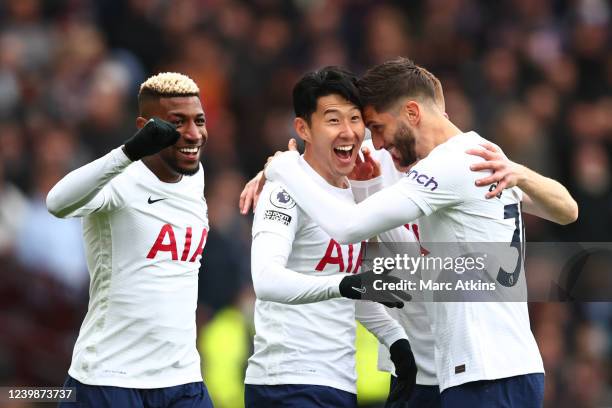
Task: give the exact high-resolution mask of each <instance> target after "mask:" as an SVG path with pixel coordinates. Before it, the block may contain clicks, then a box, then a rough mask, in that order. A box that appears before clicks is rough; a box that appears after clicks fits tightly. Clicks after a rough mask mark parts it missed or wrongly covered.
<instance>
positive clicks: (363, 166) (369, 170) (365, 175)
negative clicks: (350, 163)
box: [348, 147, 381, 181]
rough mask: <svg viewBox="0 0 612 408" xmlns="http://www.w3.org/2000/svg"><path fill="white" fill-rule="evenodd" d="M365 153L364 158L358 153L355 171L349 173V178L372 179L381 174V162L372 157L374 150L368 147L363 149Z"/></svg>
mask: <svg viewBox="0 0 612 408" xmlns="http://www.w3.org/2000/svg"><path fill="white" fill-rule="evenodd" d="M361 152H362V153H363V160H361V157H360V156H359V155H357V160H356V161H355V167H353V171H351V174H349V175H348V178H349V180H361V181H363V180H371V179H373V178H376V177H378V176H380V174H381V172H380V163H378V162H377V161H376V160H374V159H373V158H372V152H370V149H368V148H367V147H363V148H362V149H361Z"/></svg>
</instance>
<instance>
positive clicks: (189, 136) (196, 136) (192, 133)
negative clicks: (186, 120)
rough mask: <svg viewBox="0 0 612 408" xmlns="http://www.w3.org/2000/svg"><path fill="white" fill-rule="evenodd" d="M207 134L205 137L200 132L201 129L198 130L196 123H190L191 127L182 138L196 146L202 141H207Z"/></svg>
mask: <svg viewBox="0 0 612 408" xmlns="http://www.w3.org/2000/svg"><path fill="white" fill-rule="evenodd" d="M205 134H206V132H204V135H203V134H202V133H201V132H200V129H198V127H197V126H196V124H195V123H190V124H189V126H187V127H186V128H185V129H184V131H183V133H182V136H183V138H184V139H185V140H186V141H188V142H190V143H194V144H196V143H199V142H200V141H201V140H202V139H206V136H205Z"/></svg>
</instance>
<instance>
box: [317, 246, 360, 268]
mask: <svg viewBox="0 0 612 408" xmlns="http://www.w3.org/2000/svg"><path fill="white" fill-rule="evenodd" d="M344 246H345V247H347V248H346V256H345V254H344V253H343V251H342V247H343V246H342V245H340V244H339V243H338V242H336V241H335V240H333V239H330V240H329V244H328V245H327V249H326V250H325V255H323V258H321V260H320V261H319V263H318V264H317V266H316V267H315V270H316V271H318V272H321V271H323V269H325V267H326V266H327V265H338V272H346V273H357V272H358V271H359V268H360V267H361V263H362V261H363V253H364V251H365V242H362V243H361V246H360V249H359V253H358V254H357V253H355V252H356V251H355V245H354V244H349V245H344ZM345 260H346V262H345Z"/></svg>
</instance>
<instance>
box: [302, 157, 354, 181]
mask: <svg viewBox="0 0 612 408" xmlns="http://www.w3.org/2000/svg"><path fill="white" fill-rule="evenodd" d="M313 155H314V154H313V153H312V152H311V151H309V150H306V151H304V160H306V163H308V164H309V165H310V167H312V169H313V170H314V171H316V172H317V174H318V175H319V176H321V177H323V179H324V180H325V181H327V182H328V183H329V184H331V185H332V186H334V187H338V188H347V187H348V185H347V183H346V177H345V176H341V175H334V174H332V173H331V171H329V167H328V166H325V165H323V163H320V162H319V161H317V160H316V159H315V158H314V157H313Z"/></svg>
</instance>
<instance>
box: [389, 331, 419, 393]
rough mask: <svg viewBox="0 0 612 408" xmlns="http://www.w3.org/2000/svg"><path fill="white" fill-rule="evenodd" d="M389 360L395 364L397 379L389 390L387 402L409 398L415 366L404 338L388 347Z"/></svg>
mask: <svg viewBox="0 0 612 408" xmlns="http://www.w3.org/2000/svg"><path fill="white" fill-rule="evenodd" d="M389 351H390V353H391V361H393V364H394V365H395V375H396V376H397V381H396V382H395V384H394V385H393V387H392V388H391V391H390V392H389V397H388V398H387V401H388V402H397V401H403V402H406V401H408V400H409V399H410V395H411V394H412V391H414V387H415V385H416V375H417V366H416V361H415V360H414V354H413V353H412V348H410V343H409V342H408V340H406V339H400V340H398V341H396V342H395V343H393V344H392V345H391V347H389Z"/></svg>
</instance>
